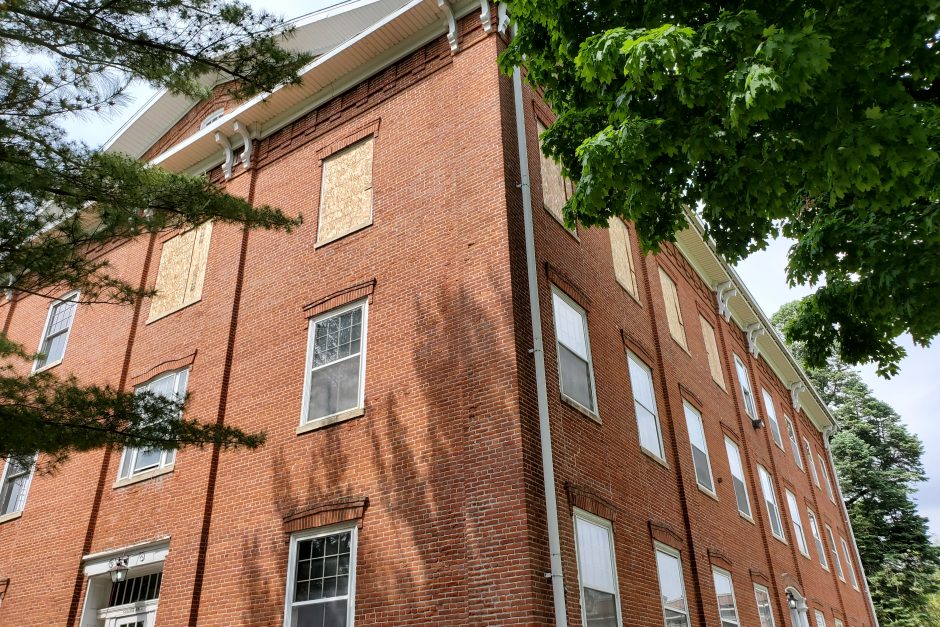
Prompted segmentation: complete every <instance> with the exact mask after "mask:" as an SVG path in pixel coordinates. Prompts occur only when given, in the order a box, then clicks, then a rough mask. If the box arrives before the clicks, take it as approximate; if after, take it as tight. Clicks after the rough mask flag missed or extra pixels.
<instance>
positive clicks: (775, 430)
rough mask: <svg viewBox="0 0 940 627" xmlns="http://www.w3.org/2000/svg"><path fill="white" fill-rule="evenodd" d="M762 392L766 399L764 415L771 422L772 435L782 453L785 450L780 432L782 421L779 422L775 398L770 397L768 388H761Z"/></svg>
mask: <svg viewBox="0 0 940 627" xmlns="http://www.w3.org/2000/svg"><path fill="white" fill-rule="evenodd" d="M760 391H761V395H762V396H763V397H764V413H766V414H767V419H768V421H770V435H771V436H772V437H773V440H774V444H776V445H777V446H778V447H779V448H780V450H781V451H782V450H784V448H783V434H782V433H781V432H780V421H779V420H777V407H776V406H775V405H774V397H773V396H771V395H770V392H768V391H767V388H761V389H760Z"/></svg>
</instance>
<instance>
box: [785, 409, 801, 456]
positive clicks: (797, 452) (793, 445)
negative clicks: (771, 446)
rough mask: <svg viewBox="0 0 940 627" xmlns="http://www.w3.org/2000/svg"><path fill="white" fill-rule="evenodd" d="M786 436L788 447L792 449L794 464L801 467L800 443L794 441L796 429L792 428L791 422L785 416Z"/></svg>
mask: <svg viewBox="0 0 940 627" xmlns="http://www.w3.org/2000/svg"><path fill="white" fill-rule="evenodd" d="M787 437H788V438H790V448H791V449H792V450H793V459H794V460H796V465H797V466H799V467H800V468H801V469H802V468H803V456H802V455H800V445H799V444H798V443H797V441H796V429H794V428H793V422H792V421H791V420H790V419H789V418H787Z"/></svg>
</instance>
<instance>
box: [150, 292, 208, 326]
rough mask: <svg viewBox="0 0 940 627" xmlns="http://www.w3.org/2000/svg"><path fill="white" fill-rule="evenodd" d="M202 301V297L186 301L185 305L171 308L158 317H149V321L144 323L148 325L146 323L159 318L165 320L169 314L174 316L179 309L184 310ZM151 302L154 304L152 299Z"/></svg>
mask: <svg viewBox="0 0 940 627" xmlns="http://www.w3.org/2000/svg"><path fill="white" fill-rule="evenodd" d="M201 301H202V299H201V298H197V299H196V300H194V301H193V302H191V303H186V304H185V305H180V306H179V307H177V308H176V309H171V310H169V311H164V312H163V313H162V314H160V315H159V316H157V317H156V318H147V322H145V323H144V324H145V325H146V324H152V323H154V322H156V321H157V320H163V319H164V318H166V317H167V316H172V315H173V314H175V313H176V312H177V311H182V310H184V309H186V308H187V307H192V306H193V305H195V304H196V303H198V302H201ZM151 304H153V301H151Z"/></svg>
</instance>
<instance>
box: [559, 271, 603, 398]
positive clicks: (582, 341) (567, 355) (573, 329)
mask: <svg viewBox="0 0 940 627" xmlns="http://www.w3.org/2000/svg"><path fill="white" fill-rule="evenodd" d="M552 311H553V312H554V315H555V340H556V346H557V349H558V378H559V383H560V385H561V394H562V396H564V397H565V398H567V399H568V400H570V401H572V402H573V403H575V404H577V405H578V406H580V407H582V408H584V409H585V410H586V411H588V412H590V413H591V414H594V415H596V414H597V403H596V400H595V395H594V371H593V368H592V366H591V344H590V340H589V338H588V327H587V314H586V313H585V312H584V310H583V309H581V307H579V306H578V305H576V304H575V302H574V301H573V300H571V299H570V298H568V297H567V296H565V295H564V294H563V293H562V292H561V291H559V290H557V289H555V288H552Z"/></svg>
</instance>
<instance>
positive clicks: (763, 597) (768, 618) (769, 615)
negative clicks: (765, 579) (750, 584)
mask: <svg viewBox="0 0 940 627" xmlns="http://www.w3.org/2000/svg"><path fill="white" fill-rule="evenodd" d="M754 597H755V598H756V599H757V616H758V617H759V618H760V627H775V625H774V610H773V607H771V605H770V592H768V590H767V588H765V587H764V586H762V585H760V584H757V583H755V584H754Z"/></svg>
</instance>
